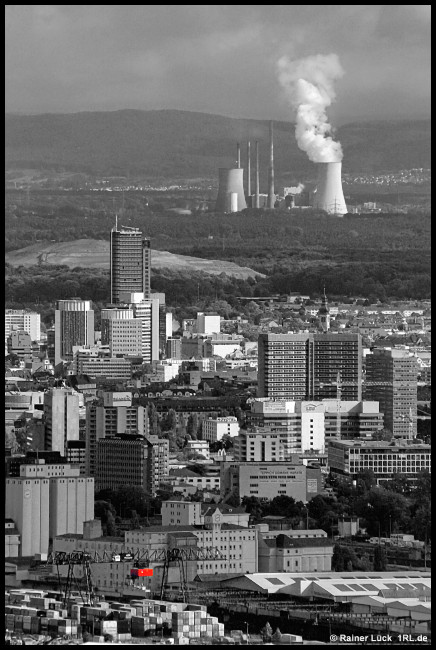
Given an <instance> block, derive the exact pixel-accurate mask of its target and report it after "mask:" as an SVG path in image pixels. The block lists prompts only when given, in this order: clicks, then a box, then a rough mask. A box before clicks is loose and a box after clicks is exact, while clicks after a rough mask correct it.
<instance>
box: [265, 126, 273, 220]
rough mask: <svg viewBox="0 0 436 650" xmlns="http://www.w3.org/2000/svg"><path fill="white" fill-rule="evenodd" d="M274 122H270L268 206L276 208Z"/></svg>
mask: <svg viewBox="0 0 436 650" xmlns="http://www.w3.org/2000/svg"><path fill="white" fill-rule="evenodd" d="M273 137H274V134H273V122H272V120H271V122H270V123H269V167H268V202H267V206H268V208H274V203H275V195H274V141H273Z"/></svg>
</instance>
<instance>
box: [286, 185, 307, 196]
mask: <svg viewBox="0 0 436 650" xmlns="http://www.w3.org/2000/svg"><path fill="white" fill-rule="evenodd" d="M304 188H305V185H304V183H298V185H296V186H295V187H285V188H284V194H285V196H286V195H287V194H293V195H295V194H301V192H302V191H303V190H304Z"/></svg>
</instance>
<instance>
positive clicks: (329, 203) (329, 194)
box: [313, 162, 348, 217]
mask: <svg viewBox="0 0 436 650" xmlns="http://www.w3.org/2000/svg"><path fill="white" fill-rule="evenodd" d="M317 166H318V183H317V188H316V192H315V197H314V203H313V207H314V208H319V209H320V210H325V211H326V212H327V213H328V214H331V215H336V216H341V217H342V216H343V215H344V214H346V213H347V212H348V209H347V206H346V203H345V198H344V192H343V190H342V178H341V170H342V163H341V162H327V163H317Z"/></svg>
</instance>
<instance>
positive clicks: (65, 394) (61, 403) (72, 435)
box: [44, 388, 79, 456]
mask: <svg viewBox="0 0 436 650" xmlns="http://www.w3.org/2000/svg"><path fill="white" fill-rule="evenodd" d="M44 421H45V448H46V449H47V450H49V451H59V452H60V453H61V455H62V456H65V455H66V453H67V442H69V441H71V440H79V394H78V393H76V392H74V391H73V390H70V389H68V388H51V389H50V390H48V391H46V392H45V393H44Z"/></svg>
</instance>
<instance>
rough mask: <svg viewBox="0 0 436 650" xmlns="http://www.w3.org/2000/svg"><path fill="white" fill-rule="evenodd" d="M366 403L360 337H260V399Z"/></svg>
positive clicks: (351, 335) (316, 335) (331, 335)
mask: <svg viewBox="0 0 436 650" xmlns="http://www.w3.org/2000/svg"><path fill="white" fill-rule="evenodd" d="M338 373H340V376H341V396H342V399H343V400H348V401H355V400H357V401H361V399H362V337H361V336H360V334H345V333H344V334H331V333H328V332H326V333H323V334H313V333H309V332H307V333H303V334H260V336H259V386H258V396H259V397H273V398H277V399H284V400H308V399H309V400H312V399H314V400H322V399H326V398H336V397H337V395H338Z"/></svg>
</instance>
